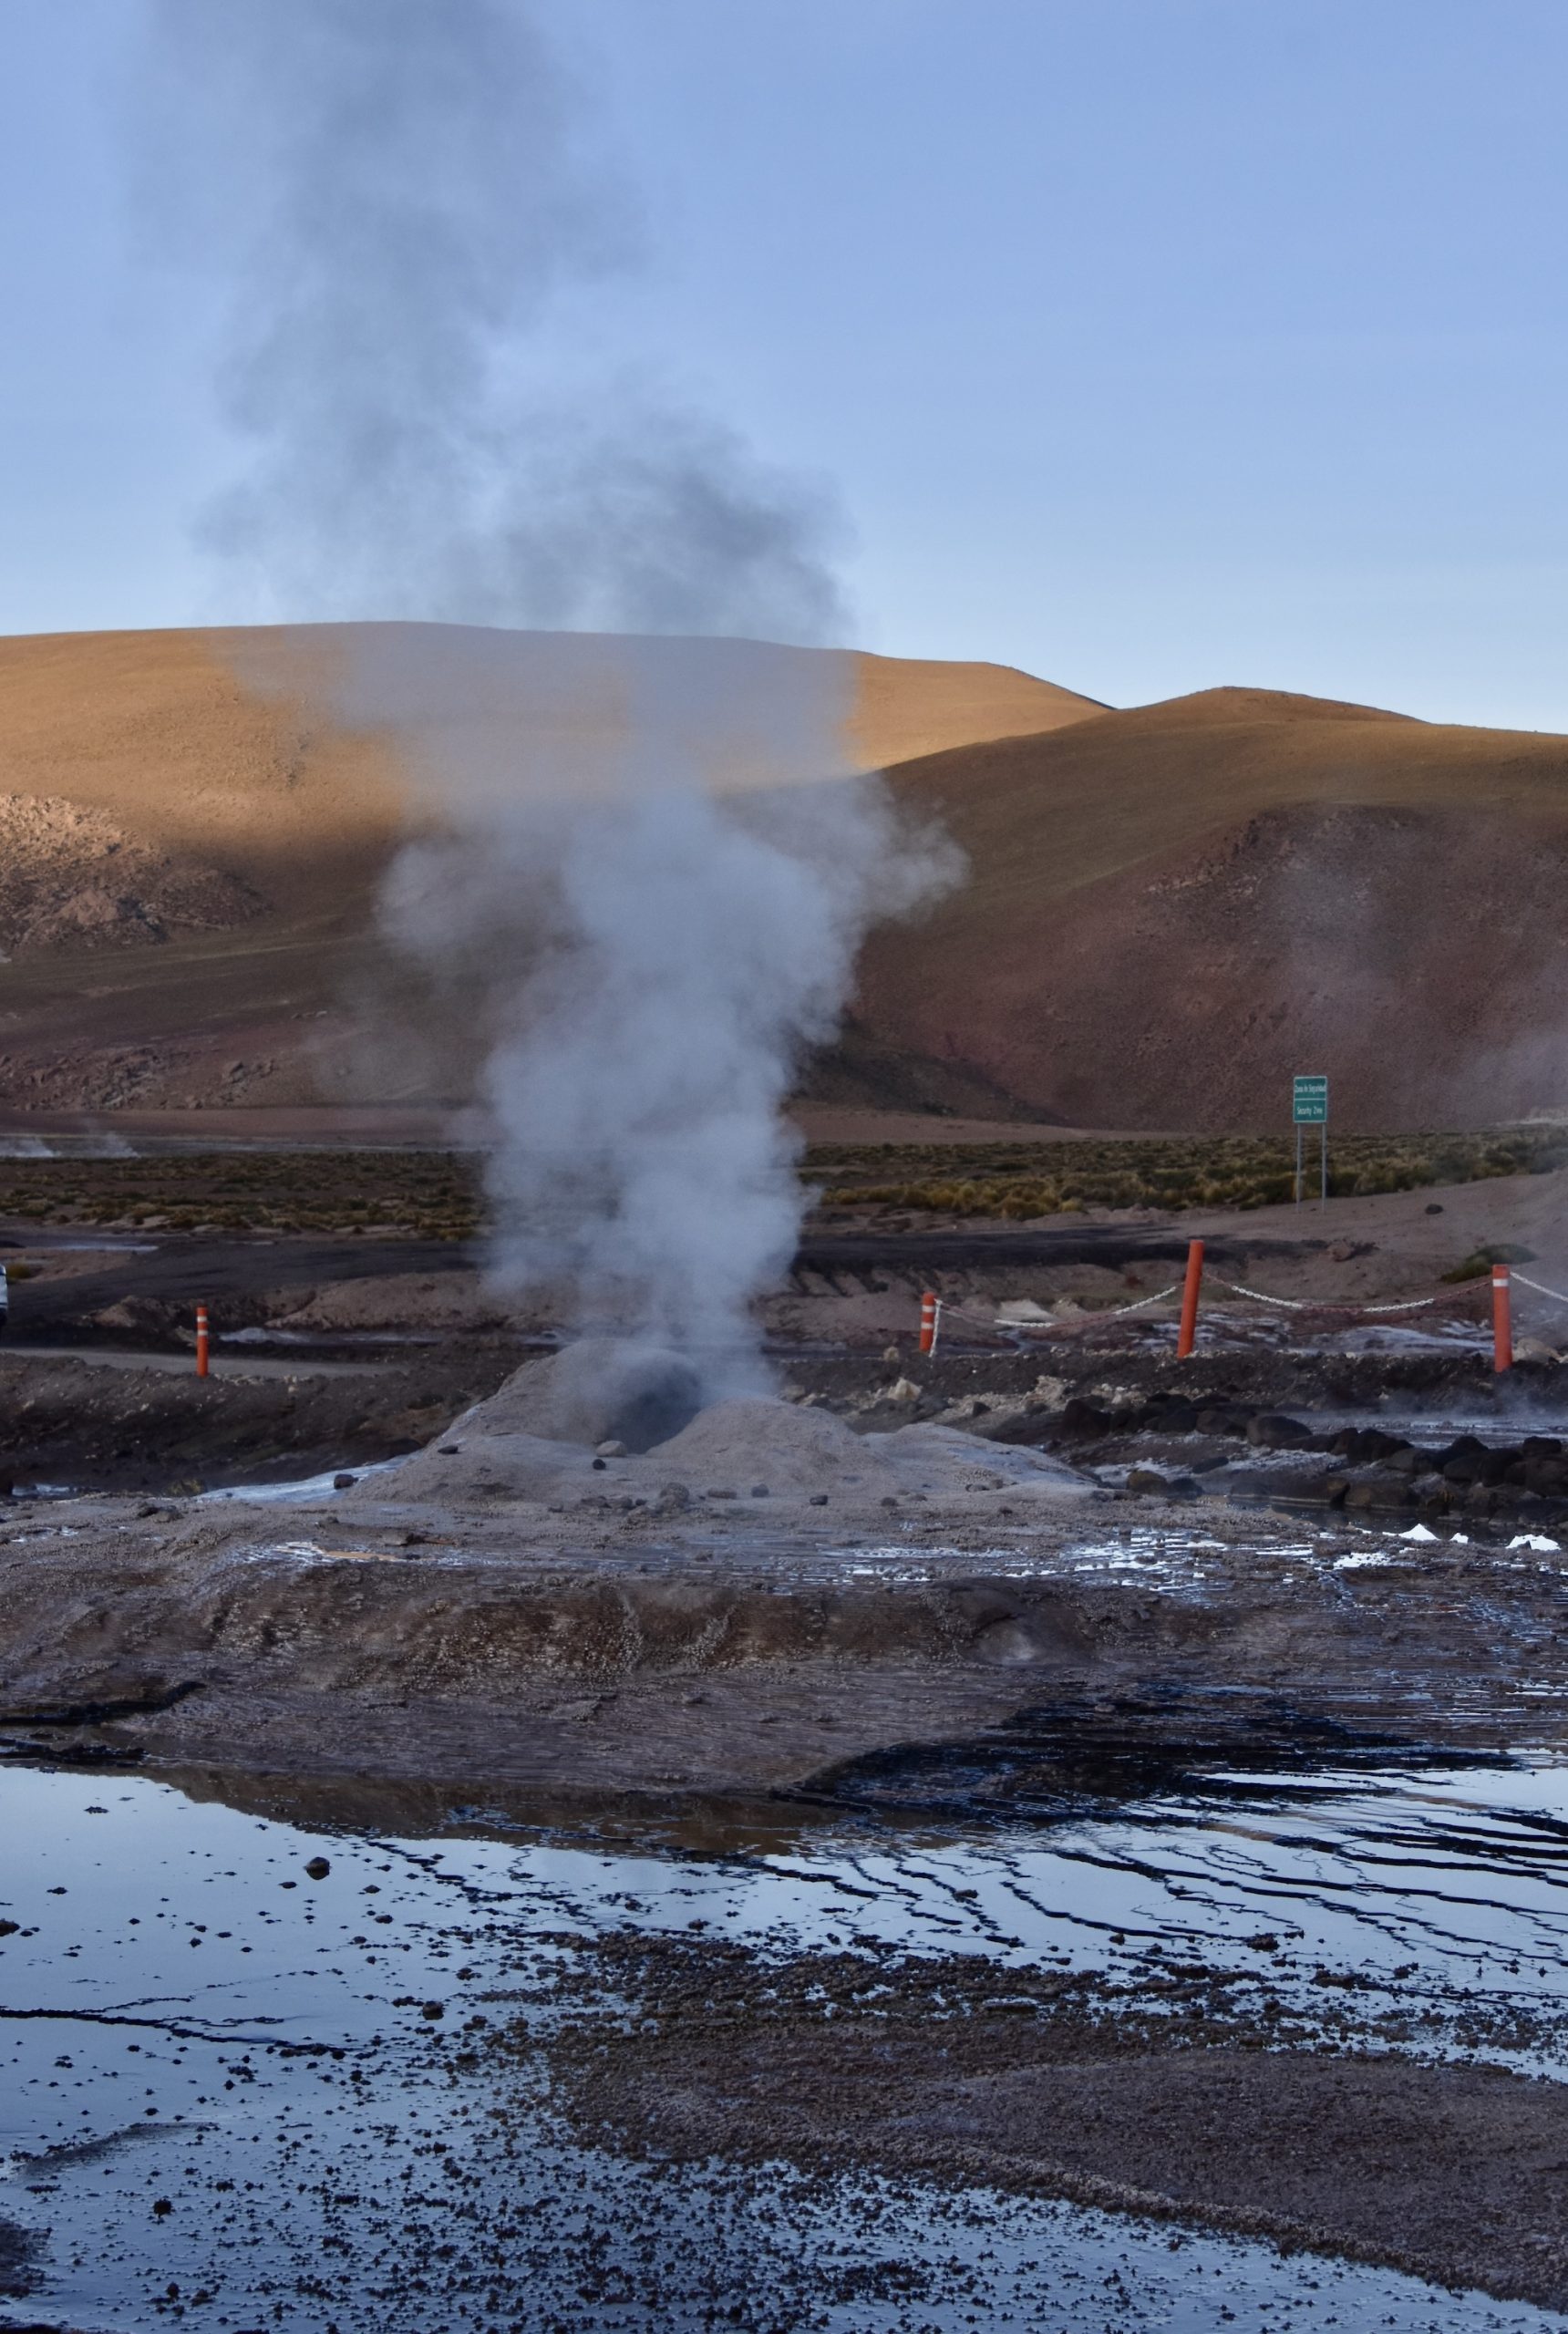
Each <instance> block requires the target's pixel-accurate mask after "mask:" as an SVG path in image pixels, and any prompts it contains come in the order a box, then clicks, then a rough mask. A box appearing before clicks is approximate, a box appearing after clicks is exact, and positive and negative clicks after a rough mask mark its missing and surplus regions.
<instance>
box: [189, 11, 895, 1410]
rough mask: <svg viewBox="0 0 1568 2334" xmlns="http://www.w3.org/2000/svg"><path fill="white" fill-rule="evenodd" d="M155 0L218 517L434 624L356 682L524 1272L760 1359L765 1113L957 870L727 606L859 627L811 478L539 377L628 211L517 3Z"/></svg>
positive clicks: (226, 534)
mask: <svg viewBox="0 0 1568 2334" xmlns="http://www.w3.org/2000/svg"><path fill="white" fill-rule="evenodd" d="M154 5H155V9H156V23H157V26H158V33H159V40H158V47H157V54H158V57H159V60H160V62H159V74H160V81H161V83H162V86H163V87H164V88H165V90H166V91H169V92H170V93H172V95H173V97H174V98H175V100H176V102H175V103H174V104H173V105H172V106H171V107H170V108H169V111H168V114H167V119H166V138H165V144H166V147H169V146H173V147H178V146H179V145H180V139H179V137H178V136H177V135H176V134H175V133H176V131H177V129H179V127H180V126H181V125H188V124H190V123H191V122H194V123H195V124H196V125H197V128H198V130H199V133H200V134H199V137H198V139H197V143H196V148H195V149H194V150H193V149H192V147H191V142H190V140H189V139H187V140H186V142H185V145H184V149H183V150H184V152H185V154H186V158H187V160H188V161H189V160H191V158H192V154H193V152H195V153H197V154H200V150H201V146H202V143H203V141H204V142H205V159H204V167H205V170H207V172H208V173H209V174H210V177H211V183H210V184H209V185H207V186H205V187H203V189H202V198H203V207H204V211H205V212H206V214H207V215H209V216H211V217H212V218H213V219H214V220H215V222H216V226H215V228H214V230H213V232H214V233H215V235H216V237H217V243H216V246H215V249H216V254H217V256H218V257H220V259H221V260H222V265H223V267H224V270H225V274H226V275H227V276H228V277H229V278H230V280H232V284H233V285H234V298H233V302H232V313H231V325H230V333H229V341H228V346H227V353H226V357H225V361H224V364H223V367H222V375H221V385H222V405H223V408H224V411H225V413H226V415H227V418H228V419H229V421H230V422H231V424H232V426H233V427H234V428H235V429H236V430H237V431H239V432H240V433H241V434H242V436H243V437H244V438H245V439H247V440H248V441H249V443H250V445H251V447H252V449H253V460H252V462H251V466H250V468H249V470H248V472H247V474H246V475H245V476H244V477H243V478H242V480H241V481H240V482H239V484H238V485H237V486H236V487H235V488H234V489H233V491H232V492H231V493H230V494H228V495H227V496H225V497H224V498H223V500H222V503H221V504H220V505H219V507H218V508H217V509H216V511H214V512H213V513H212V514H211V519H210V522H209V525H208V530H207V532H208V537H209V540H210V542H211V543H212V545H213V547H214V548H215V549H216V550H218V551H219V552H220V553H222V556H223V558H224V559H225V560H226V561H227V562H228V563H230V568H231V572H233V573H239V574H240V575H242V577H243V578H244V579H245V580H246V583H247V586H248V587H249V588H250V589H251V593H252V596H251V598H250V600H249V603H248V608H247V612H248V613H249V612H259V611H260V610H261V609H265V610H266V611H267V612H270V613H277V614H284V615H286V616H288V617H291V618H293V617H299V616H304V615H311V616H351V617H364V616H367V615H375V616H381V617H395V618H403V619H407V618H415V619H423V620H426V621H418V622H413V623H400V624H398V625H397V626H396V627H395V628H394V629H393V630H391V631H389V632H353V633H349V634H346V635H343V636H342V640H341V642H340V645H345V649H346V653H345V659H344V661H343V662H342V663H341V664H340V665H339V666H338V668H337V670H336V673H335V678H334V681H333V684H332V689H331V694H332V695H333V697H334V698H335V704H336V707H337V709H338V711H339V712H340V713H342V714H343V715H344V716H345V717H346V718H351V719H354V720H356V721H359V722H366V723H374V724H379V725H381V726H384V727H389V728H393V729H394V730H395V731H396V733H397V736H398V737H399V738H400V740H401V742H402V744H403V747H404V749H405V752H406V756H407V759H408V761H409V764H410V767H411V768H412V769H414V770H415V772H416V773H417V775H418V778H419V780H420V781H421V783H422V785H423V786H424V788H425V790H426V791H427V794H428V802H429V806H430V810H431V812H432V816H433V820H434V822H435V824H436V826H437V828H438V831H437V832H435V833H434V834H432V835H428V836H427V837H426V838H425V839H423V840H421V841H419V842H413V843H410V845H409V846H408V847H407V850H406V851H405V852H404V853H403V854H402V856H401V858H400V859H399V861H398V862H397V865H396V867H395V868H394V870H393V872H392V875H391V878H390V880H389V883H388V885H387V894H386V900H385V915H384V920H385V923H386V926H387V931H388V932H389V934H390V935H392V936H393V937H394V939H395V940H396V942H397V945H399V946H402V947H404V948H407V950H409V951H410V952H412V953H414V954H416V955H419V956H421V957H422V958H423V959H424V960H426V961H427V962H428V963H429V964H431V965H432V966H436V967H438V968H444V969H452V968H455V967H459V966H466V967H467V968H469V970H470V971H473V970H477V971H478V972H479V973H480V976H481V981H482V986H483V989H484V992H485V1004H484V1008H483V1009H484V1013H485V1017H486V1019H487V1023H488V1025H489V1027H490V1030H491V1032H492V1038H493V1044H492V1051H491V1055H490V1066H489V1071H488V1079H487V1082H488V1088H489V1093H490V1100H491V1102H492V1104H493V1107H494V1111H495V1116H496V1121H497V1124H498V1127H499V1130H500V1141H499V1144H498V1147H497V1149H496V1152H495V1154H494V1157H493V1160H492V1168H491V1181H492V1196H493V1198H494V1200H495V1202H496V1205H497V1212H498V1219H499V1224H500V1253H499V1258H498V1262H499V1265H500V1269H501V1271H502V1273H503V1275H505V1276H506V1277H507V1278H509V1279H510V1280H511V1281H512V1282H513V1283H515V1284H518V1285H521V1286H539V1285H540V1284H541V1283H544V1282H548V1283H551V1284H559V1283H560V1282H561V1280H562V1278H564V1279H566V1280H568V1281H569V1282H570V1283H571V1284H572V1286H573V1289H574V1290H575V1293H576V1298H577V1303H578V1307H579V1313H580V1317H581V1318H582V1319H583V1321H584V1322H585V1323H605V1324H610V1325H614V1326H616V1327H621V1328H631V1329H638V1328H643V1329H649V1330H653V1329H655V1328H656V1329H657V1330H658V1331H659V1332H660V1333H662V1334H665V1335H667V1336H669V1337H672V1338H673V1339H674V1340H675V1341H676V1342H677V1343H679V1344H681V1345H683V1346H684V1347H686V1348H689V1349H692V1350H694V1351H695V1350H696V1349H699V1348H700V1349H702V1350H703V1351H705V1352H707V1353H710V1354H711V1355H713V1356H714V1357H715V1359H714V1363H713V1368H714V1371H715V1373H716V1375H717V1378H719V1379H723V1378H727V1379H729V1381H730V1382H733V1379H734V1374H735V1371H736V1370H737V1369H738V1368H744V1366H745V1364H744V1356H745V1355H746V1354H747V1352H748V1350H749V1349H750V1347H751V1343H752V1341H751V1338H750V1336H749V1331H748V1322H747V1308H748V1301H749V1299H750V1298H751V1297H752V1296H753V1295H754V1294H755V1293H756V1291H757V1289H758V1287H759V1286H762V1285H763V1283H764V1282H765V1281H766V1280H767V1278H768V1277H769V1275H770V1274H772V1273H773V1272H775V1271H776V1270H777V1269H778V1268H779V1265H781V1264H782V1263H783V1262H784V1261H785V1260H786V1259H787V1257H788V1255H789V1249H790V1245H791V1243H792V1241H793V1239H794V1236H795V1234H796V1231H797V1229H798V1224H799V1209H800V1198H799V1191H798V1187H797V1183H796V1179H795V1175H794V1172H793V1158H794V1152H793V1146H792V1143H791V1141H790V1140H789V1136H788V1134H787V1131H786V1130H785V1129H784V1127H783V1125H782V1123H781V1121H780V1117H779V1104H780V1102H781V1101H782V1099H783V1097H784V1094H785V1092H786V1090H787V1088H788V1085H789V1079H790V1077H791V1074H792V1072H793V1070H794V1069H795V1067H796V1064H797V1062H798V1059H799V1055H800V1052H801V1050H802V1048H805V1047H806V1046H808V1045H810V1044H811V1043H813V1042H815V1041H817V1040H820V1039H821V1038H825V1037H827V1036H828V1035H829V1034H830V1031H831V1029H832V1027H833V1025H834V1022H835V1020H836V1017H837V1015H838V1012H839V1010H840V1008H841V1005H842V1003H843V1001H844V998H845V996H846V994H847V991H848V987H849V984H850V980H851V971H852V966H853V961H854V955H855V951H856V947H857V945H858V943H859V940H860V937H861V934H862V933H863V931H864V930H865V928H866V925H867V923H868V921H869V920H870V919H871V918H872V916H873V915H876V914H882V913H888V912H896V911H898V910H900V909H902V908H903V907H906V906H908V905H909V904H911V903H912V902H913V900H914V899H915V898H916V897H918V896H919V895H920V893H922V892H923V889H925V888H926V887H927V886H928V885H929V883H931V882H932V881H933V880H934V868H935V864H936V862H935V861H934V858H933V856H932V854H931V853H930V852H921V851H914V850H912V849H910V848H909V847H908V846H907V844H906V843H905V842H903V841H902V840H901V838H900V837H899V836H898V834H897V833H896V831H895V826H894V821H893V819H892V812H891V809H890V805H889V802H888V799H887V797H886V795H885V793H884V792H883V790H882V789H881V786H880V783H879V782H877V781H872V780H864V779H860V778H856V777H853V776H851V774H850V773H849V772H848V770H847V769H846V768H845V766H844V746H843V721H844V716H845V714H846V712H847V710H848V706H847V702H846V692H847V687H848V684H849V679H850V672H851V667H850V666H849V663H848V660H847V659H843V658H840V657H837V656H830V655H823V654H822V653H820V651H810V650H804V649H799V648H797V649H794V650H791V649H789V648H788V647H783V648H777V647H766V646H762V645H756V643H755V642H753V641H750V640H747V639H738V638H735V637H724V636H723V635H763V636H764V638H769V639H771V640H773V641H781V642H785V643H807V642H813V641H820V640H821V639H823V638H824V637H826V636H828V635H830V633H831V631H832V630H833V628H834V627H835V626H836V625H837V624H838V623H839V621H840V606H839V595H838V592H837V588H836V585H835V583H834V581H833V578H832V575H831V573H830V570H829V568H828V566H827V564H826V563H825V560H824V556H823V551H822V544H823V541H824V537H825V533H826V531H827V529H828V524H829V518H830V513H829V511H828V510H827V506H826V505H825V504H824V502H823V501H822V499H821V498H820V496H817V495H815V494H813V493H811V492H810V491H805V490H802V489H800V488H799V487H795V486H792V485H790V484H789V482H787V481H785V480H780V479H779V478H776V477H773V476H770V475H769V473H768V472H767V471H766V470H763V468H762V467H761V466H760V465H758V463H757V462H756V461H755V460H753V459H752V457H751V456H750V455H749V454H748V451H747V450H746V449H745V448H744V447H743V446H742V445H741V443H740V442H739V440H738V439H737V438H736V437H735V436H734V435H733V433H731V432H729V431H728V430H727V429H724V428H722V427H721V426H719V425H717V424H716V423H714V422H712V421H711V420H708V419H707V418H705V417H703V416H701V415H699V414H696V413H695V412H692V411H690V410H687V409H685V408H680V407H677V406H675V405H672V404H671V403H670V401H669V400H668V399H667V398H665V399H661V398H655V397H653V396H651V395H650V394H648V393H647V392H645V391H642V390H634V389H631V388H628V387H626V386H625V384H624V382H622V381H619V380H617V381H614V382H611V383H608V384H602V385H599V386H598V387H595V388H594V389H593V391H592V393H589V392H586V391H584V390H583V387H582V386H581V385H576V386H575V387H574V388H573V393H572V398H571V402H570V411H568V408H567V405H566V402H565V401H564V400H563V399H562V398H561V397H559V396H557V397H556V398H555V399H554V400H553V401H552V399H551V398H549V397H547V396H546V395H545V394H544V393H543V392H542V390H541V389H540V388H539V387H538V386H537V384H536V383H534V382H532V381H531V377H530V376H531V368H532V369H533V370H534V371H540V370H549V369H550V366H549V365H547V364H546V361H545V359H544V357H543V356H542V354H541V350H542V344H543V336H544V333H545V329H546V323H547V315H548V312H549V310H550V307H551V303H552V298H553V296H554V295H555V294H558V293H559V292H560V291H561V290H562V287H563V286H565V285H569V284H584V283H586V282H587V281H588V280H590V279H591V278H592V277H593V275H594V274H597V273H598V272H600V271H602V270H603V268H604V267H606V266H607V265H610V264H612V263H618V262H619V261H621V260H623V259H624V257H625V256H626V253H627V247H628V243H629V236H628V232H627V224H626V221H627V213H626V209H625V205H624V202H623V201H621V200H620V199H619V198H618V197H617V196H616V195H615V193H614V188H613V184H612V181H610V179H609V178H608V176H607V175H606V174H605V173H604V172H603V170H602V169H601V168H596V167H595V166H593V163H592V161H591V160H590V157H589V152H588V144H587V135H586V131H585V129H584V126H583V119H582V117H581V114H580V112H579V110H578V108H577V107H576V104H575V100H574V98H573V93H572V91H571V90H570V89H569V88H568V87H567V85H566V82H565V80H564V78H563V77H562V73H561V72H560V70H559V69H558V67H557V66H556V64H555V62H554V61H553V59H552V57H551V55H550V54H549V52H548V50H547V47H546V45H545V43H544V42H543V40H542V36H541V35H540V32H539V29H538V26H537V24H536V23H535V21H534V20H533V19H532V18H531V15H529V13H528V12H527V10H526V9H525V8H523V7H521V5H508V0H222V5H213V4H212V0H154ZM194 191H195V190H194V187H192V188H191V193H192V195H193V194H194ZM551 363H552V364H553V365H555V366H556V367H557V368H558V365H559V358H558V357H556V358H554V359H552V360H551ZM258 594H259V597H258ZM432 618H435V619H442V620H444V624H445V625H458V624H461V625H480V624H483V625H497V624H505V625H562V626H570V627H573V628H585V627H590V626H600V627H603V628H605V629H606V630H607V631H613V632H614V633H616V634H619V635H623V636H622V637H619V638H617V639H608V638H605V637H603V636H602V635H601V636H588V635H584V636H581V637H578V638H576V639H573V640H568V639H565V638H562V637H561V636H560V635H557V636H556V637H554V638H553V639H551V640H542V639H541V638H540V637H539V636H538V635H528V634H523V633H516V632H512V633H506V634H501V633H495V632H490V633H476V632H473V631H469V630H448V629H445V628H444V625H443V624H442V623H436V624H432V623H430V622H429V621H428V619H432ZM659 634H664V635H671V634H676V635H719V636H717V637H714V636H709V637H687V638H684V639H680V640H676V639H665V640H663V641H655V640H654V639H650V638H649V637H647V635H659Z"/></svg>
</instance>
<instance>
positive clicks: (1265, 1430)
mask: <svg viewBox="0 0 1568 2334" xmlns="http://www.w3.org/2000/svg"><path fill="white" fill-rule="evenodd" d="M1312 1440H1313V1434H1312V1429H1311V1428H1310V1427H1309V1426H1303V1424H1302V1422H1301V1420H1299V1419H1287V1418H1286V1417H1285V1416H1284V1413H1283V1412H1281V1411H1279V1410H1264V1411H1263V1412H1261V1413H1260V1415H1259V1416H1258V1417H1257V1418H1255V1419H1249V1420H1248V1421H1247V1441H1249V1442H1250V1443H1252V1444H1253V1447H1254V1448H1255V1449H1256V1450H1259V1451H1305V1450H1306V1449H1307V1448H1308V1447H1309V1446H1310V1444H1311V1442H1312Z"/></svg>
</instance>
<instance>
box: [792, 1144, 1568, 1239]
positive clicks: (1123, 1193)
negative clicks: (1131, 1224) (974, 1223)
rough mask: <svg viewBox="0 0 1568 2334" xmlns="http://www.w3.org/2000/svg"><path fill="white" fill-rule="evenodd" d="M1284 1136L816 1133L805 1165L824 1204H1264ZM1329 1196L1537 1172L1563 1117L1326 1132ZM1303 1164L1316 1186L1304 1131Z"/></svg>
mask: <svg viewBox="0 0 1568 2334" xmlns="http://www.w3.org/2000/svg"><path fill="white" fill-rule="evenodd" d="M1328 1165H1329V1173H1328V1188H1329V1192H1330V1193H1331V1195H1332V1196H1333V1197H1335V1198H1350V1197H1355V1196H1357V1194H1361V1193H1377V1192H1408V1191H1417V1190H1419V1189H1421V1188H1422V1187H1423V1186H1425V1185H1427V1184H1432V1183H1470V1182H1478V1181H1480V1180H1481V1179H1483V1178H1485V1177H1488V1176H1494V1175H1520V1174H1544V1173H1546V1172H1549V1171H1550V1170H1551V1169H1553V1168H1554V1167H1561V1166H1563V1165H1568V1126H1521V1127H1499V1128H1491V1129H1488V1130H1485V1131H1481V1132H1479V1133H1473V1134H1427V1135H1341V1136H1338V1137H1335V1138H1332V1139H1331V1141H1330V1144H1329V1153H1328ZM805 1172H806V1174H807V1176H808V1178H809V1179H810V1181H812V1182H816V1183H817V1184H818V1185H819V1186H820V1187H825V1188H823V1189H822V1203H823V1204H824V1205H825V1206H826V1207H828V1208H898V1209H902V1210H903V1211H905V1212H907V1213H913V1214H927V1215H954V1216H991V1217H995V1218H999V1219H1001V1220H1002V1221H1004V1222H1006V1221H1015V1222H1016V1221H1022V1220H1026V1219H1028V1218H1031V1217H1034V1216H1042V1215H1059V1214H1063V1213H1078V1211H1080V1210H1082V1209H1084V1208H1087V1207H1099V1208H1130V1207H1148V1208H1160V1209H1176V1208H1191V1207H1238V1208H1252V1207H1270V1206H1278V1205H1280V1204H1281V1203H1284V1202H1286V1201H1288V1200H1289V1199H1290V1198H1291V1197H1292V1195H1293V1193H1294V1191H1295V1144H1294V1142H1293V1141H1292V1140H1291V1139H1290V1138H1289V1137H1288V1136H1261V1135H1180V1136H1157V1135H1151V1136H1149V1137H1147V1138H1140V1137H1137V1136H1131V1137H1128V1138H1126V1139H1125V1140H1123V1141H1115V1142H995V1143H954V1144H941V1145H937V1144H934V1143H933V1144H913V1143H912V1144H902V1145H894V1144H891V1143H890V1144H872V1143H866V1144H822V1145H819V1146H818V1147H816V1148H815V1149H813V1150H811V1151H809V1152H808V1153H807V1156H806V1165H805ZM1305 1174H1306V1188H1307V1191H1308V1193H1309V1194H1310V1193H1313V1192H1315V1189H1316V1177H1317V1160H1316V1156H1315V1149H1314V1145H1313V1142H1312V1140H1311V1134H1310V1131H1309V1132H1308V1139H1307V1142H1306V1146H1305Z"/></svg>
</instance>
